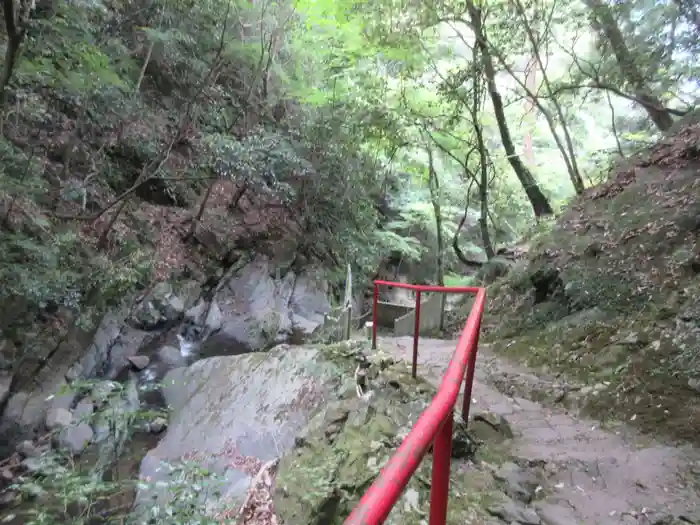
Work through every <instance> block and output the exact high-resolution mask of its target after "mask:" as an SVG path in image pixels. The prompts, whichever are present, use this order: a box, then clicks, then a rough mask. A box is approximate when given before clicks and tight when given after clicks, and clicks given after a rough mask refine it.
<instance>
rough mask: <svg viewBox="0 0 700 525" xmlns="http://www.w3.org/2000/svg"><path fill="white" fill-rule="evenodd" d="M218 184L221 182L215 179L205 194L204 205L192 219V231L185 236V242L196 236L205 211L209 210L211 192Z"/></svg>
mask: <svg viewBox="0 0 700 525" xmlns="http://www.w3.org/2000/svg"><path fill="white" fill-rule="evenodd" d="M217 182H219V181H218V180H217V179H214V180H212V181H211V183H210V184H209V186H207V191H205V192H204V197H203V198H202V203H201V204H200V205H199V210H197V215H195V216H194V217H192V219H191V220H192V223H191V224H190V230H189V231H188V232H187V235H185V239H184V240H185V241H189V240H190V239H192V237H194V234H195V232H196V231H197V225H198V224H199V223H200V222H201V221H202V217H203V216H204V210H206V209H207V202H209V197H210V196H211V192H212V191H213V190H214V186H215V185H216V183H217Z"/></svg>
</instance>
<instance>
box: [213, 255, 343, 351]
mask: <svg viewBox="0 0 700 525" xmlns="http://www.w3.org/2000/svg"><path fill="white" fill-rule="evenodd" d="M327 287H328V285H327V283H326V282H325V281H324V279H323V276H322V274H321V273H320V272H317V271H315V270H309V271H307V272H305V273H303V274H301V275H297V274H295V273H294V272H292V271H288V272H287V273H286V274H284V276H282V275H281V274H280V272H278V271H277V268H276V266H275V264H274V263H273V262H271V261H270V260H269V259H267V258H265V257H258V258H256V259H255V260H253V261H252V262H250V263H249V264H247V265H246V266H244V267H243V268H242V269H241V270H240V271H238V272H237V273H236V274H235V275H234V276H232V277H231V278H229V280H228V281H227V282H226V283H225V285H224V286H222V287H221V288H220V289H219V291H218V292H217V294H216V301H217V302H218V304H219V306H220V308H221V313H222V317H223V323H222V328H221V329H222V331H223V332H225V333H226V334H228V335H230V336H231V337H233V338H235V339H236V340H237V341H239V342H240V343H241V344H244V345H246V346H248V347H250V348H252V349H259V348H264V347H266V346H268V345H270V344H272V343H275V342H277V343H279V342H283V341H286V340H287V338H288V337H289V336H290V335H291V334H292V333H294V332H298V333H301V334H310V333H312V332H313V331H314V330H315V329H316V328H317V327H318V326H319V325H321V324H322V323H323V315H324V314H325V313H327V312H329V311H330V309H331V307H330V303H329V301H328V298H327Z"/></svg>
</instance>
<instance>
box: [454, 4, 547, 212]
mask: <svg viewBox="0 0 700 525" xmlns="http://www.w3.org/2000/svg"><path fill="white" fill-rule="evenodd" d="M467 9H468V11H469V17H470V19H471V25H472V29H473V30H474V36H475V37H476V43H477V47H478V49H479V51H480V53H481V63H482V65H483V67H484V74H485V75H486V81H487V86H488V91H489V95H490V97H491V103H492V104H493V111H494V113H495V115H496V122H497V123H498V131H499V132H500V134H501V140H502V142H503V149H505V151H506V155H507V157H508V162H509V164H510V166H511V168H513V171H514V172H515V175H516V176H517V177H518V180H519V181H520V184H522V186H523V189H524V190H525V194H526V195H527V198H528V199H529V200H530V204H531V205H532V210H533V212H534V214H535V217H537V218H538V219H539V218H540V217H544V216H547V215H553V214H554V210H553V209H552V206H551V205H550V204H549V200H547V197H546V196H545V195H544V193H542V190H541V189H540V187H539V186H538V184H537V181H536V180H535V177H534V176H533V175H532V173H531V172H530V170H529V169H527V166H525V164H523V162H522V160H520V157H519V156H518V154H517V153H516V152H515V146H514V144H513V139H512V138H511V135H510V130H509V129H508V124H507V122H506V115H505V110H504V109H503V100H502V99H501V94H500V93H499V92H498V88H497V87H496V70H495V68H494V66H493V59H492V57H491V53H490V50H489V46H488V43H487V41H486V35H485V34H484V31H483V27H482V24H481V10H480V9H479V8H477V7H476V6H475V5H474V3H473V2H472V1H471V0H469V1H468V2H467Z"/></svg>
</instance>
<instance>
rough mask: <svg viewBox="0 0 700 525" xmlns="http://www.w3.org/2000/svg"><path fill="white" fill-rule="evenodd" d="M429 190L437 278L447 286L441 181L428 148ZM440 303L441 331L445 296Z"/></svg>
mask: <svg viewBox="0 0 700 525" xmlns="http://www.w3.org/2000/svg"><path fill="white" fill-rule="evenodd" d="M427 149H428V188H429V189H430V202H431V203H432V205H433V213H434V214H435V228H436V230H437V235H436V239H437V268H436V277H437V284H438V286H445V269H444V260H443V258H444V252H445V247H444V242H443V238H442V210H441V209H440V180H439V179H438V175H437V172H436V171H435V163H434V162H433V149H432V147H431V146H428V148H427ZM441 297H442V300H441V301H440V325H439V329H440V331H442V330H444V328H445V294H442V295H441Z"/></svg>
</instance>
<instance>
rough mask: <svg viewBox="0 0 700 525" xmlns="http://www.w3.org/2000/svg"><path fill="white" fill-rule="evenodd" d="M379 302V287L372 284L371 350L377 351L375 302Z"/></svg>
mask: <svg viewBox="0 0 700 525" xmlns="http://www.w3.org/2000/svg"><path fill="white" fill-rule="evenodd" d="M378 301H379V286H377V283H374V292H373V295H372V350H376V349H377V302H378Z"/></svg>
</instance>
